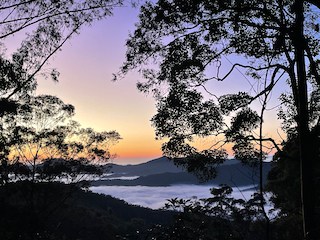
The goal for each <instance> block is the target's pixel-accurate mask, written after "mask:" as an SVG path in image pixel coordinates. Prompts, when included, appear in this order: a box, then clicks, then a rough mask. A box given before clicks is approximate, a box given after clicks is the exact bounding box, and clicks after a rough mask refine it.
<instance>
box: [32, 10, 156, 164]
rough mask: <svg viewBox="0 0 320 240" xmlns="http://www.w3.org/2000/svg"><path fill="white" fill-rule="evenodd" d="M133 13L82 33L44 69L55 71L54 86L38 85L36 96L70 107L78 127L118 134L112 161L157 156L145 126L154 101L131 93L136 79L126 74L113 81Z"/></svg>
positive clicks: (45, 82)
mask: <svg viewBox="0 0 320 240" xmlns="http://www.w3.org/2000/svg"><path fill="white" fill-rule="evenodd" d="M137 14H138V10H137V9H133V8H131V7H123V8H119V9H116V10H115V11H114V15H113V16H112V17H109V18H107V19H105V20H103V21H100V22H95V23H94V24H93V26H91V27H87V28H84V29H82V31H81V33H80V35H77V36H75V37H74V38H72V39H71V40H70V41H69V42H68V43H66V44H65V45H64V46H63V48H62V51H60V52H59V53H58V54H57V55H56V56H55V57H54V59H53V60H51V61H50V65H48V66H46V67H47V68H57V70H58V71H59V72H60V78H59V83H54V82H52V81H51V80H50V79H48V80H44V79H40V81H39V82H38V83H39V86H38V90H37V93H38V94H41V93H44V94H53V95H56V96H58V97H60V98H61V99H62V100H63V101H65V102H66V103H70V104H72V105H74V106H75V109H76V115H75V120H77V121H79V122H80V123H81V125H82V126H83V127H93V128H94V129H95V130H97V131H105V130H107V131H108V130H116V131H118V132H119V133H120V135H121V137H122V138H123V139H122V140H121V141H120V142H119V143H118V144H117V145H115V146H113V147H112V149H111V151H112V152H113V153H116V154H117V156H118V157H117V158H116V159H114V160H113V161H114V162H117V163H140V162H145V161H147V160H151V159H154V158H157V157H160V156H161V155H162V153H161V141H155V134H154V130H153V128H152V127H151V122H150V119H151V117H152V116H153V115H154V114H155V112H156V110H155V102H154V100H153V98H152V96H147V95H145V94H142V93H140V92H139V91H138V90H137V89H136V83H137V80H138V79H139V77H140V76H139V75H138V74H137V73H134V72H131V73H130V74H128V75H127V76H126V77H125V78H124V79H122V80H119V81H117V82H113V81H112V74H113V73H116V72H117V71H118V70H119V68H120V66H121V64H122V63H123V61H124V56H125V51H126V49H125V41H126V39H127V38H128V35H129V32H133V30H134V23H135V22H136V21H137Z"/></svg>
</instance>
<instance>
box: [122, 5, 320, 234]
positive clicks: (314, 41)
mask: <svg viewBox="0 0 320 240" xmlns="http://www.w3.org/2000/svg"><path fill="white" fill-rule="evenodd" d="M318 11H319V3H318V2H317V1H313V0H312V1H299V0H296V1H288V0H271V1H262V0H254V1H246V0H242V1H218V0H217V1H179V0H177V1H173V0H160V1H158V2H157V3H150V2H149V3H146V4H144V5H143V6H142V8H141V14H140V21H139V23H138V24H137V29H136V30H135V32H134V33H133V34H132V35H131V36H130V38H129V40H128V41H127V47H128V48H127V55H126V61H125V63H124V64H123V66H122V68H121V71H120V74H119V75H120V76H121V75H122V74H125V73H127V72H128V71H130V70H131V69H134V68H138V69H139V71H140V72H141V73H142V74H143V76H144V77H145V79H146V80H147V81H146V82H140V83H139V84H138V88H139V89H140V90H141V91H143V92H149V91H150V92H152V93H153V94H154V95H155V97H156V99H157V100H158V104H157V109H158V113H157V114H156V115H155V116H154V118H153V124H154V126H155V128H156V134H157V136H158V137H159V138H163V137H168V138H169V141H168V142H167V143H166V144H164V146H163V150H164V152H165V153H166V154H169V156H170V155H171V156H173V157H177V156H185V155H187V156H192V155H195V154H200V155H203V156H204V157H206V158H210V159H216V156H215V154H216V153H217V151H206V152H198V151H197V150H196V149H195V148H194V147H192V146H191V145H190V144H189V143H188V141H190V140H192V139H193V137H194V136H209V135H215V136H217V135H219V134H224V135H225V136H226V139H225V140H226V141H227V142H234V143H235V145H234V150H235V153H236V155H238V156H240V157H241V158H244V159H249V158H256V156H257V154H258V155H259V152H258V151H257V150H255V149H254V148H255V147H254V143H255V142H256V141H258V142H260V146H261V145H262V144H261V143H262V142H266V141H270V142H271V143H272V144H273V145H274V147H276V148H277V150H278V151H279V150H281V149H280V148H279V146H278V145H277V144H276V142H275V141H274V140H273V139H270V138H264V137H263V136H261V135H260V136H259V137H256V135H254V134H252V133H253V131H254V130H255V129H257V127H259V126H261V122H262V121H263V119H262V117H263V114H260V115H259V114H257V113H256V112H255V111H253V110H251V109H250V105H251V104H252V103H254V102H255V101H259V100H260V101H262V102H263V101H264V100H263V99H268V98H266V97H268V96H270V94H272V93H273V92H274V91H275V89H277V87H278V86H279V87H280V88H281V86H283V84H282V85H281V82H284V81H285V80H287V82H288V83H289V84H288V85H289V88H290V90H291V92H292V100H293V105H294V107H295V109H296V116H295V122H296V124H297V133H298V139H299V144H298V146H299V149H300V150H299V152H300V165H301V174H300V184H301V189H302V191H301V199H302V201H301V202H302V214H303V226H304V237H305V239H316V234H315V228H316V224H315V220H316V219H315V208H314V196H313V192H312V191H313V182H314V179H315V176H314V172H313V166H314V161H315V159H316V158H317V155H316V154H315V151H314V149H313V148H312V147H311V146H312V143H311V142H310V139H311V138H310V134H311V133H310V125H309V124H310V106H309V105H308V96H307V87H308V84H309V83H310V82H311V81H312V82H314V83H315V84H316V85H318V86H319V85H320V77H319V66H318V56H319V51H318V49H319V25H318V24H317V22H318V21H319V14H318ZM224 56H227V57H234V56H237V58H236V59H237V60H236V61H237V62H236V63H234V64H233V66H232V67H231V68H230V69H229V70H227V71H224V72H223V71H222V69H221V67H220V65H221V59H222V57H224ZM238 60H239V61H238ZM154 64H156V66H155V65H154ZM215 66H218V67H216V71H213V69H214V67H215ZM242 70H244V71H246V72H245V74H246V78H247V79H248V78H250V79H252V80H253V81H255V82H257V83H258V86H259V87H261V88H259V87H258V89H256V90H257V91H256V92H254V93H253V94H249V93H245V92H239V93H236V94H234V93H230V94H227V95H223V96H216V95H214V94H213V93H211V92H209V91H208V90H207V83H208V82H210V81H212V80H217V81H224V80H225V79H228V78H230V77H231V76H232V73H233V72H234V71H242ZM208 95H209V96H212V97H211V98H209V100H208V97H207V96H208ZM265 107H266V106H265V104H262V108H265ZM261 113H263V111H261ZM225 116H228V117H229V118H230V117H231V121H230V123H231V124H230V125H229V126H228V125H227V124H225V122H226V121H225V120H226V118H225ZM222 151H223V150H222ZM257 152H258V153H257ZM220 153H221V151H220ZM220 153H219V154H220ZM256 153H257V154H256ZM260 155H261V151H260ZM219 161H220V159H219ZM209 163H210V164H212V162H209Z"/></svg>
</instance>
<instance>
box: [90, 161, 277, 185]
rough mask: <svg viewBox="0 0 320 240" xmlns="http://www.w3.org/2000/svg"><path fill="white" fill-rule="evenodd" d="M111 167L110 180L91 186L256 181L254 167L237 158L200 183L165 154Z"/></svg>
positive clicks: (94, 183)
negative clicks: (134, 177) (151, 158)
mask: <svg viewBox="0 0 320 240" xmlns="http://www.w3.org/2000/svg"><path fill="white" fill-rule="evenodd" d="M108 167H111V169H110V172H111V173H112V176H110V177H112V179H104V180H97V181H94V182H92V185H93V186H101V185H105V186H138V185H141V186H170V185H177V184H201V185H220V184H227V185H229V186H232V187H242V186H251V185H256V184H258V181H259V174H258V168H253V167H249V166H247V165H243V164H242V163H241V162H240V161H238V160H234V159H232V160H226V161H225V163H223V164H221V165H220V166H218V167H217V172H218V174H217V177H216V178H215V179H212V180H210V181H207V182H200V180H199V179H197V178H196V177H195V176H194V175H193V174H192V173H188V172H186V171H185V170H184V169H183V168H182V167H180V166H176V165H175V164H174V163H173V161H171V160H169V159H168V158H166V157H161V158H157V159H154V160H151V161H149V162H146V163H142V164H137V165H117V164H108ZM270 169H271V163H270V162H265V163H264V164H263V170H264V171H263V179H264V182H265V180H266V178H267V174H268V172H269V171H270ZM133 176H139V177H138V178H137V179H133V180H123V179H115V178H121V177H133Z"/></svg>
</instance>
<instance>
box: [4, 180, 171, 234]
mask: <svg viewBox="0 0 320 240" xmlns="http://www.w3.org/2000/svg"><path fill="white" fill-rule="evenodd" d="M0 204H1V205H0V211H1V218H0V239H6V240H16V239H21V240H29V239H30V240H31V239H32V240H35V239H48V240H49V239H52V240H53V239H54V240H61V239H68V240H69V239H70V240H73V239H74V240H75V239H83V240H92V239H96V240H99V239H101V240H102V239H103V240H106V239H122V237H125V236H126V234H131V235H132V234H134V233H136V231H137V230H140V231H143V230H145V229H147V228H150V227H151V226H152V225H156V224H161V225H163V224H169V223H170V222H171V221H172V217H173V215H174V214H173V213H172V212H168V211H160V210H159V211H156V210H151V209H147V208H142V207H138V206H132V205H129V204H127V203H126V202H124V201H122V200H118V199H115V198H112V197H110V196H104V195H99V194H95V193H91V192H88V191H86V190H84V189H81V188H79V186H77V185H75V184H63V183H37V184H34V183H32V182H29V181H23V182H18V183H10V184H7V185H6V186H4V187H1V188H0ZM120 236H122V237H120Z"/></svg>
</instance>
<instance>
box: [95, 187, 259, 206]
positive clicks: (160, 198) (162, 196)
mask: <svg viewBox="0 0 320 240" xmlns="http://www.w3.org/2000/svg"><path fill="white" fill-rule="evenodd" d="M210 188H212V186H201V185H173V186H168V187H148V186H95V187H91V188H90V190H91V191H92V192H95V193H100V194H105V195H111V196H113V197H115V198H119V199H122V200H124V201H126V202H128V203H130V204H134V205H139V206H143V207H148V208H152V209H159V208H162V207H164V205H165V203H166V202H167V200H168V199H171V198H175V197H177V198H183V199H190V198H199V199H200V198H208V197H212V195H211V194H210ZM253 193H254V190H253V186H247V187H245V188H234V189H233V193H232V196H233V197H234V198H241V199H244V200H247V199H249V198H250V197H251V195H252V194H253Z"/></svg>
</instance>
